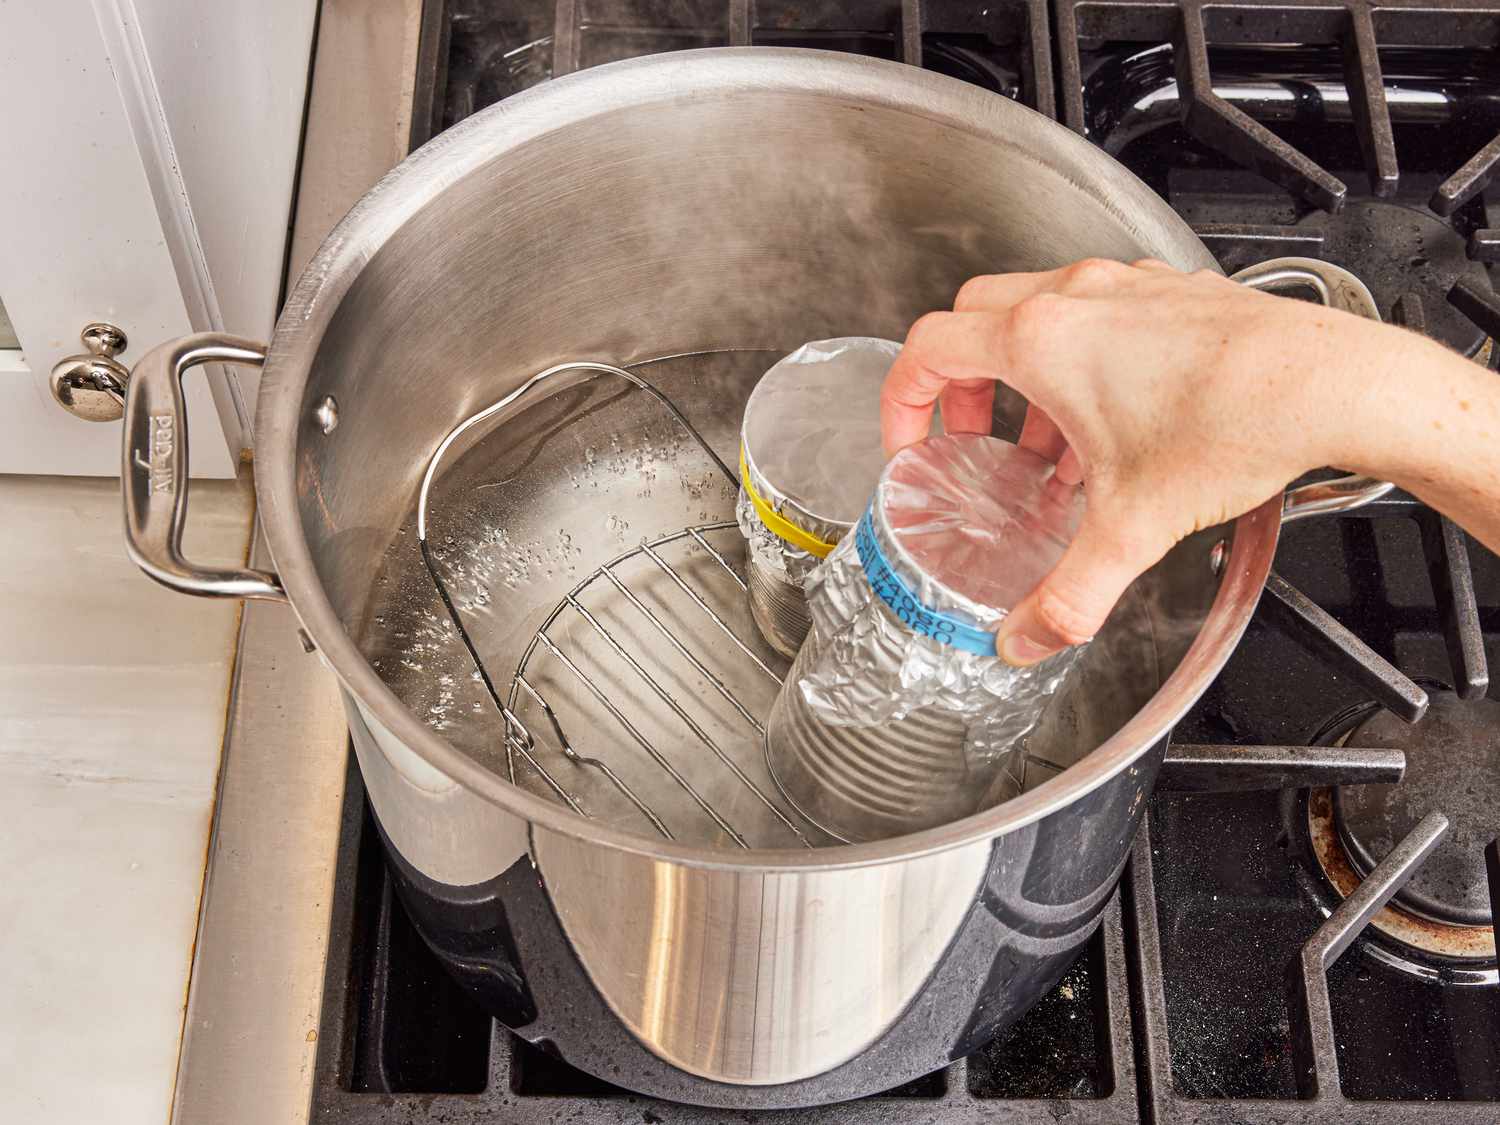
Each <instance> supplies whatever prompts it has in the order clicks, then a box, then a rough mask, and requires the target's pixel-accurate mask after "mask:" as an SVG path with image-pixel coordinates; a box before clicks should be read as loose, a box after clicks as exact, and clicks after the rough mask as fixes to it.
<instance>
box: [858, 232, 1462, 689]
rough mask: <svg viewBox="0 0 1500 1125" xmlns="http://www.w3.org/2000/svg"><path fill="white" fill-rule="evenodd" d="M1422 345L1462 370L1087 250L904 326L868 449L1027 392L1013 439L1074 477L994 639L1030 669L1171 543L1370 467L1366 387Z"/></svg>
mask: <svg viewBox="0 0 1500 1125" xmlns="http://www.w3.org/2000/svg"><path fill="white" fill-rule="evenodd" d="M1413 348H1415V349H1417V352H1418V353H1419V354H1417V355H1415V356H1414V355H1413ZM1430 352H1436V353H1438V354H1439V355H1441V356H1444V357H1446V359H1445V362H1447V361H1455V362H1457V363H1459V364H1462V365H1463V366H1465V367H1473V366H1474V365H1472V364H1468V363H1466V361H1462V360H1458V359H1457V357H1453V356H1452V355H1451V353H1446V352H1444V351H1443V350H1442V349H1441V348H1438V347H1437V346H1436V345H1432V344H1430V343H1428V342H1427V341H1423V340H1421V339H1420V338H1419V337H1417V336H1416V335H1415V334H1413V333H1409V332H1406V331H1404V330H1402V329H1397V328H1391V327H1387V326H1384V325H1381V324H1379V323H1377V322H1374V321H1370V320H1366V319H1362V318H1360V317H1356V316H1353V315H1351V314H1349V313H1344V312H1340V311H1337V310H1334V309H1329V308H1326V307H1324V306H1321V305H1314V304H1310V303H1308V302H1303V301H1295V300H1289V299H1286V298H1281V297H1275V296H1271V295H1269V294H1266V293H1262V292H1259V291H1256V290H1254V289H1251V288H1248V287H1246V286H1243V285H1239V284H1237V283H1235V282H1233V281H1230V280H1228V279H1227V278H1225V277H1222V276H1220V275H1218V274H1215V273H1211V272H1208V271H1202V272H1199V273H1194V274H1184V273H1180V272H1179V271H1177V270H1174V269H1172V268H1171V267H1169V266H1167V265H1165V264H1163V263H1161V262H1153V261H1143V262H1138V263H1136V264H1135V265H1125V264H1123V263H1119V262H1110V261H1099V260H1089V261H1084V262H1079V263H1076V264H1074V265H1072V266H1068V267H1065V268H1063V269H1059V270H1053V271H1049V272H1046V273H1029V274H1021V273H1018V274H1001V275H995V276H990V277H978V278H975V279H974V280H972V281H970V282H968V283H967V284H966V285H965V286H964V287H963V289H962V290H960V292H959V294H958V298H957V300H956V301H955V302H954V311H953V312H940V313H930V314H928V315H927V316H924V317H923V318H922V319H921V320H919V321H917V323H916V324H915V325H914V326H913V327H912V329H911V332H910V333H909V334H908V336H907V339H906V344H905V347H904V348H903V350H902V352H901V354H900V356H899V357H898V359H897V360H896V363H895V364H894V366H893V367H892V368H891V371H890V374H889V375H888V376H887V379H886V383H885V389H884V393H883V396H882V423H883V435H884V440H885V445H886V449H887V452H895V451H896V450H897V449H900V448H901V447H903V446H905V445H908V444H910V443H911V442H914V441H918V440H920V439H921V438H922V437H924V436H925V435H926V434H927V432H928V427H929V424H930V421H931V416H932V410H933V407H934V404H935V403H940V404H941V407H942V412H943V426H944V428H945V429H946V430H947V431H949V432H955V433H957V432H971V433H973V432H977V433H988V432H989V429H990V421H991V411H992V406H993V401H994V393H995V383H996V381H997V380H998V381H1003V382H1005V383H1007V384H1008V385H1010V386H1011V387H1013V388H1015V389H1016V390H1017V391H1019V392H1020V393H1021V394H1022V395H1024V396H1025V397H1026V399H1027V400H1028V402H1029V403H1030V406H1029V408H1028V412H1027V416H1026V422H1025V426H1024V428H1023V430H1022V433H1021V438H1020V444H1021V445H1022V446H1023V447H1025V448H1028V449H1031V450H1033V451H1035V452H1037V453H1039V454H1041V455H1042V456H1044V457H1046V458H1047V459H1048V460H1050V461H1053V462H1054V463H1055V464H1056V465H1057V478H1058V479H1059V480H1060V481H1062V482H1063V483H1065V484H1070V485H1074V484H1083V485H1085V487H1086V488H1087V492H1088V506H1087V512H1086V515H1085V517H1084V521H1083V524H1082V526H1081V527H1080V529H1079V531H1078V534H1077V536H1076V537H1075V539H1074V541H1073V543H1072V545H1071V546H1070V548H1069V549H1068V551H1067V552H1066V554H1065V555H1064V556H1063V558H1062V560H1061V561H1060V562H1059V563H1058V565H1057V567H1056V568H1055V569H1054V570H1053V571H1052V573H1051V574H1049V575H1048V576H1047V577H1046V578H1045V579H1043V581H1042V582H1041V583H1040V585H1038V587H1037V588H1036V590H1034V591H1033V592H1032V593H1031V594H1030V595H1029V596H1028V597H1027V598H1026V599H1025V600H1023V601H1022V602H1021V604H1020V605H1018V606H1016V607H1015V608H1014V609H1013V611H1012V612H1011V613H1010V614H1009V615H1008V616H1007V617H1006V618H1005V620H1004V621H1003V622H1002V624H1001V627H1000V629H999V631H998V633H997V635H996V649H997V652H998V653H999V655H1000V656H1001V657H1002V658H1003V659H1005V660H1006V661H1007V662H1009V663H1012V664H1020V665H1026V664H1033V663H1035V662H1037V661H1039V660H1041V659H1043V658H1044V657H1046V656H1049V655H1051V654H1052V653H1054V652H1056V651H1058V650H1059V649H1061V648H1063V647H1066V646H1067V645H1072V644H1079V643H1082V642H1083V641H1086V640H1088V639H1089V638H1091V637H1092V636H1093V635H1094V634H1095V633H1096V632H1097V631H1098V629H1099V628H1100V626H1101V625H1102V624H1103V623H1104V620H1105V618H1106V617H1107V616H1108V614H1109V612H1110V610H1111V609H1112V608H1113V606H1114V604H1115V602H1116V601H1117V600H1118V599H1119V597H1120V595H1121V594H1122V593H1123V592H1124V590H1125V588H1126V587H1127V586H1128V585H1129V584H1130V583H1131V582H1132V581H1134V580H1135V578H1136V577H1137V576H1138V575H1140V574H1141V573H1142V572H1143V571H1145V570H1146V569H1147V568H1149V567H1150V566H1152V565H1153V564H1154V563H1156V562H1157V561H1158V560H1159V559H1160V558H1161V557H1162V556H1163V555H1164V554H1165V553H1166V552H1167V551H1168V550H1169V549H1170V548H1171V547H1172V546H1173V544H1175V543H1176V542H1177V541H1178V540H1180V539H1181V538H1183V537H1184V536H1186V535H1188V534H1190V533H1192V532H1194V531H1196V530H1198V529H1200V528H1204V527H1211V526H1214V525H1216V524H1219V523H1223V522H1224V521H1226V520H1229V519H1232V518H1234V517H1235V516H1238V515H1241V514H1242V513H1244V512H1246V511H1248V510H1250V509H1251V508H1253V507H1255V506H1257V505H1259V504H1261V503H1262V502H1263V501H1265V500H1266V499H1267V498H1268V497H1270V496H1272V495H1274V494H1276V493H1277V492H1279V491H1280V490H1282V489H1283V488H1284V487H1285V486H1286V484H1287V483H1288V482H1289V481H1291V480H1292V479H1294V478H1296V477H1297V476H1300V475H1301V474H1302V473H1304V472H1307V471H1309V470H1311V469H1314V468H1318V467H1321V466H1323V465H1328V464H1341V465H1344V466H1345V467H1348V468H1351V469H1355V470H1356V471H1361V472H1370V471H1378V470H1372V469H1370V468H1366V467H1365V466H1366V464H1371V465H1373V464H1376V463H1378V462H1380V460H1381V456H1380V453H1379V452H1377V451H1376V449H1377V448H1378V443H1375V444H1374V445H1372V442H1371V438H1372V436H1378V435H1379V432H1380V429H1381V424H1380V421H1379V416H1378V415H1372V412H1371V409H1370V407H1369V406H1368V404H1367V402H1368V400H1369V399H1370V397H1371V396H1372V395H1373V396H1374V397H1375V398H1376V399H1377V400H1384V401H1385V409H1386V410H1387V412H1389V409H1390V401H1389V400H1390V399H1391V398H1392V396H1391V395H1388V394H1386V393H1385V389H1383V388H1386V387H1387V384H1390V383H1391V382H1392V381H1393V380H1395V379H1396V378H1397V377H1398V373H1399V372H1400V371H1401V369H1402V367H1403V363H1412V362H1429V363H1430V362H1431V361H1432V359H1433V357H1432V355H1430V354H1428V353H1430ZM1474 370H1476V371H1477V370H1478V369H1477V368H1474ZM1465 409H1467V404H1465ZM1384 426H1385V428H1386V429H1387V430H1388V429H1389V428H1390V419H1389V418H1388V417H1387V418H1385V419H1384ZM1384 452H1385V453H1387V454H1391V453H1393V452H1394V451H1393V450H1392V449H1391V448H1390V447H1389V445H1387V447H1386V448H1385V449H1384ZM1413 463H1415V462H1413ZM1391 475H1394V474H1391Z"/></svg>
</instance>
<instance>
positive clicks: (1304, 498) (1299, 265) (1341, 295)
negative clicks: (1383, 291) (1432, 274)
mask: <svg viewBox="0 0 1500 1125" xmlns="http://www.w3.org/2000/svg"><path fill="white" fill-rule="evenodd" d="M1232 280H1234V281H1238V282H1239V283H1240V284H1241V285H1248V286H1250V287H1251V288H1252V289H1272V290H1274V289H1295V288H1297V287H1299V286H1301V287H1305V288H1308V289H1311V290H1312V291H1313V292H1314V293H1316V294H1317V295H1318V302H1319V303H1320V304H1323V305H1327V306H1328V307H1329V308H1331V309H1342V310H1343V311H1344V312H1351V313H1354V314H1355V315H1356V316H1363V317H1368V318H1369V319H1370V320H1379V319H1380V308H1379V306H1377V305H1376V304H1375V298H1374V297H1373V296H1371V294H1370V290H1369V289H1368V288H1367V287H1366V286H1365V283H1364V282H1363V281H1361V280H1360V279H1359V278H1357V277H1355V276H1354V274H1352V273H1350V272H1349V271H1348V270H1346V269H1343V268H1342V267H1340V266H1335V265H1333V264H1332V263H1330V262H1322V261H1319V260H1318V259H1316V258H1271V259H1269V260H1268V261H1264V262H1257V263H1256V264H1255V265H1253V266H1247V267H1246V268H1245V269H1242V270H1240V272H1239V273H1236V274H1234V275H1232ZM1312 377H1313V378H1316V376H1312ZM1395 487H1396V486H1395V485H1393V484H1391V483H1390V482H1389V481H1383V480H1376V479H1375V478H1374V477H1362V476H1349V477H1337V478H1335V479H1334V480H1323V481H1314V482H1313V483H1311V484H1304V485H1302V486H1301V487H1299V488H1291V489H1288V490H1287V493H1286V497H1285V499H1284V500H1283V501H1282V505H1281V522H1282V523H1291V522H1292V521H1294V520H1300V519H1306V518H1307V517H1308V516H1321V515H1327V514H1332V513H1336V512H1347V511H1349V510H1350V509H1352V508H1360V507H1363V506H1364V505H1366V504H1369V503H1370V502H1372V501H1374V500H1379V499H1380V498H1381V497H1382V496H1384V495H1385V494H1386V493H1388V492H1390V491H1391V490H1392V489H1394V488H1395Z"/></svg>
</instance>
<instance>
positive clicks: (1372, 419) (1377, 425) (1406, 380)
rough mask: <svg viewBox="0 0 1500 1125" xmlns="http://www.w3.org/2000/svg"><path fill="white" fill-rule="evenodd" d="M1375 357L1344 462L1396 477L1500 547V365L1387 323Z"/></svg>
mask: <svg viewBox="0 0 1500 1125" xmlns="http://www.w3.org/2000/svg"><path fill="white" fill-rule="evenodd" d="M1369 362H1370V365H1371V366H1370V368H1367V369H1366V370H1367V371H1369V377H1368V384H1369V385H1368V387H1367V389H1366V390H1365V393H1363V394H1361V395H1359V397H1358V401H1351V402H1349V408H1348V410H1347V413H1346V418H1347V419H1348V422H1349V424H1348V425H1346V426H1343V427H1340V429H1341V430H1342V431H1343V434H1344V438H1343V442H1344V444H1345V445H1346V446H1347V448H1348V452H1347V453H1346V454H1345V455H1344V456H1343V457H1342V458H1340V459H1338V461H1337V463H1338V464H1339V465H1340V467H1348V468H1351V469H1354V470H1355V471H1357V472H1361V473H1365V474H1367V475H1369V476H1375V477H1383V478H1384V479H1387V480H1390V481H1393V482H1395V483H1396V484H1397V485H1398V486H1399V487H1401V488H1403V489H1405V490H1406V491H1408V492H1410V493H1412V494H1413V495H1414V496H1416V497H1418V498H1419V499H1420V500H1422V501H1423V502H1424V503H1426V504H1428V505H1430V506H1431V507H1433V508H1435V509H1437V510H1438V511H1440V512H1442V513H1443V514H1444V515H1446V516H1448V517H1449V518H1450V519H1452V520H1453V521H1454V522H1455V523H1457V524H1458V525H1459V526H1461V527H1463V528H1464V529H1465V530H1466V531H1468V532H1469V533H1470V534H1471V535H1473V536H1474V537H1475V538H1477V539H1479V540H1480V541H1481V542H1483V543H1484V544H1485V546H1487V547H1489V548H1490V549H1491V550H1493V551H1497V552H1500V375H1497V374H1496V373H1495V372H1492V371H1489V370H1487V369H1485V368H1483V367H1480V366H1479V365H1478V364H1476V363H1474V362H1472V361H1470V360H1467V359H1464V358H1463V357H1462V356H1459V355H1457V354H1456V353H1454V352H1451V351H1449V350H1448V349H1446V348H1444V347H1442V346H1441V345H1438V344H1435V343H1433V342H1432V341H1430V340H1427V339H1424V338H1422V337H1419V336H1417V335H1416V334H1415V333H1411V332H1406V331H1402V330H1397V329H1389V328H1387V329H1384V330H1382V331H1381V332H1380V333H1379V338H1378V339H1377V340H1376V341H1375V347H1374V349H1373V352H1372V355H1371V356H1370V359H1369ZM1359 366H1360V364H1358V363H1356V364H1351V365H1349V367H1351V368H1353V369H1354V370H1355V372H1356V374H1355V377H1356V378H1357V377H1358V368H1359Z"/></svg>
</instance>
